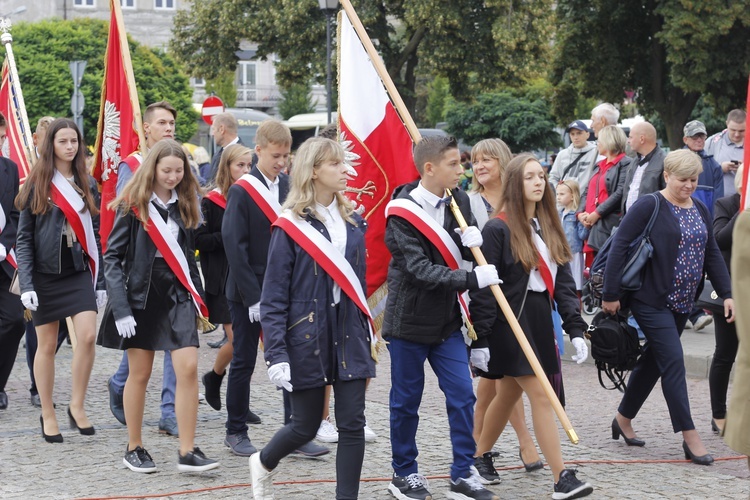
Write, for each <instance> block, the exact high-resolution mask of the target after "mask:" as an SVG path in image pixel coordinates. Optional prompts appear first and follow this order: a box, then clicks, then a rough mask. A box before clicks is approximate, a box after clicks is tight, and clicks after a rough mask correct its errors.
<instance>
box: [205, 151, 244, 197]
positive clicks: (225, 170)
mask: <svg viewBox="0 0 750 500" xmlns="http://www.w3.org/2000/svg"><path fill="white" fill-rule="evenodd" d="M248 153H250V154H252V153H253V150H252V149H250V148H247V147H245V146H243V145H242V144H232V145H231V146H227V147H226V148H224V151H222V153H221V159H220V160H219V167H218V168H217V169H216V186H214V187H217V188H219V191H221V194H223V195H224V196H226V195H227V193H229V188H230V187H232V184H234V181H233V180H232V172H231V171H230V169H229V167H231V166H232V163H233V162H235V161H237V159H238V158H240V157H241V156H245V155H246V154H248Z"/></svg>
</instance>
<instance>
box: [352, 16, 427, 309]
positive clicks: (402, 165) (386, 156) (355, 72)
mask: <svg viewBox="0 0 750 500" xmlns="http://www.w3.org/2000/svg"><path fill="white" fill-rule="evenodd" d="M340 24H341V26H340V35H339V115H338V116H339V127H340V130H341V139H342V142H343V143H344V144H343V145H344V147H345V149H347V157H348V158H349V161H348V163H349V164H350V165H353V166H354V170H356V174H355V175H356V176H355V177H353V179H352V180H351V181H350V182H349V183H348V187H347V195H348V196H349V198H350V199H351V200H352V201H354V202H355V203H356V204H357V208H358V212H360V213H361V214H362V216H363V217H364V218H365V219H366V220H367V224H368V228H367V232H366V233H365V236H366V244H367V295H368V296H371V295H372V294H373V293H374V292H375V291H376V290H377V289H378V288H379V287H380V286H381V285H382V284H383V283H385V279H386V275H387V273H388V263H389V262H390V260H391V255H390V253H389V252H388V249H387V248H386V246H385V220H386V218H385V206H386V204H387V203H388V201H389V200H390V199H391V195H392V193H393V190H394V189H395V188H396V187H398V186H399V185H401V184H404V183H407V182H411V181H413V180H414V179H416V178H417V177H419V174H418V172H417V170H416V168H415V166H414V159H413V156H412V140H411V137H410V136H409V132H408V131H407V130H406V127H405V126H404V124H403V122H402V121H401V118H400V117H399V116H398V113H397V112H396V109H395V108H394V106H393V104H392V103H391V101H390V99H389V98H388V94H387V93H386V90H385V87H384V86H383V83H382V82H381V80H380V77H379V76H378V73H377V71H376V70H375V67H374V66H373V65H372V63H371V62H370V59H369V57H368V56H367V52H366V51H365V49H364V47H363V46H362V42H361V41H360V40H359V37H358V36H357V33H356V31H355V30H354V27H353V26H352V24H351V21H350V20H349V18H348V17H347V15H346V13H345V12H342V13H341V23H340ZM354 155H356V156H354ZM350 170H351V169H350ZM373 313H374V314H377V311H376V310H375V308H374V307H373Z"/></svg>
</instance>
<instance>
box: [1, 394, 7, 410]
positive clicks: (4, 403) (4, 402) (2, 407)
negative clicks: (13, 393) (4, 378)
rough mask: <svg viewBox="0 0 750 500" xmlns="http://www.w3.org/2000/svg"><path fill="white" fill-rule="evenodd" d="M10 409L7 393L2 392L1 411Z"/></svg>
mask: <svg viewBox="0 0 750 500" xmlns="http://www.w3.org/2000/svg"><path fill="white" fill-rule="evenodd" d="M6 408H8V395H7V394H5V391H0V410H5V409H6Z"/></svg>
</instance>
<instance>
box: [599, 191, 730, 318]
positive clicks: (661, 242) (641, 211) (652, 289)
mask: <svg viewBox="0 0 750 500" xmlns="http://www.w3.org/2000/svg"><path fill="white" fill-rule="evenodd" d="M656 196H658V197H659V214H658V215H657V217H656V221H654V226H653V228H652V229H651V243H652V244H653V246H654V253H653V254H652V255H651V259H650V260H649V262H648V264H646V271H645V275H644V278H643V284H642V286H641V289H640V290H638V291H636V292H632V298H634V299H637V300H639V301H640V302H644V303H646V304H651V305H652V306H654V307H666V305H667V296H668V295H669V294H670V293H671V292H672V283H673V280H674V268H675V262H676V261H677V254H678V246H679V244H680V237H681V232H680V225H679V223H678V221H677V217H675V215H674V213H672V208H671V207H670V206H669V202H667V200H666V199H665V198H664V196H663V195H662V194H661V193H658V192H657V193H656ZM693 203H694V204H695V206H696V208H698V211H699V212H700V214H701V218H702V219H703V223H704V224H705V225H706V230H707V231H708V241H707V242H706V256H705V259H704V261H703V271H704V273H705V272H707V273H708V277H709V278H710V279H711V284H712V285H713V286H714V289H715V290H716V293H718V294H719V297H721V298H723V299H726V298H730V297H731V296H732V294H731V283H730V281H729V273H728V272H727V266H726V265H725V264H724V259H723V258H722V256H721V252H720V251H719V247H718V246H717V244H716V239H715V238H714V230H713V221H712V219H711V215H710V214H709V212H708V209H707V208H706V206H705V205H704V204H703V203H702V202H700V201H699V200H697V199H695V198H693ZM655 205H656V201H655V199H654V197H653V196H645V197H643V198H638V201H636V202H635V203H634V204H633V206H632V207H630V210H629V211H628V212H627V213H626V214H625V217H623V219H622V222H621V223H620V227H619V228H618V229H617V231H616V232H615V236H614V240H613V241H612V247H611V249H610V253H609V256H608V257H607V267H606V268H605V269H604V292H603V294H602V299H603V300H605V301H608V302H612V301H615V300H620V299H621V298H623V297H622V296H621V294H620V278H621V277H622V275H621V273H622V269H623V267H624V266H625V261H626V259H627V250H628V246H629V245H630V244H631V242H634V241H636V240H637V239H638V238H640V235H641V233H642V232H643V229H644V228H645V227H646V224H648V220H649V219H650V218H651V214H652V213H653V212H654V207H655ZM702 288H703V284H702V283H701V284H700V285H699V286H698V290H697V295H696V297H697V296H699V295H700V292H701V289H702Z"/></svg>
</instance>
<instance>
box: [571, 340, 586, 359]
mask: <svg viewBox="0 0 750 500" xmlns="http://www.w3.org/2000/svg"><path fill="white" fill-rule="evenodd" d="M570 342H571V343H572V344H573V347H575V349H576V353H575V354H574V355H573V356H571V358H570V359H572V360H573V361H575V362H576V363H578V364H579V365H580V364H581V363H583V362H584V361H586V359H587V358H588V357H589V347H588V346H587V345H586V341H585V340H583V338H581V337H574V338H573V339H572V340H571V341H570Z"/></svg>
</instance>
